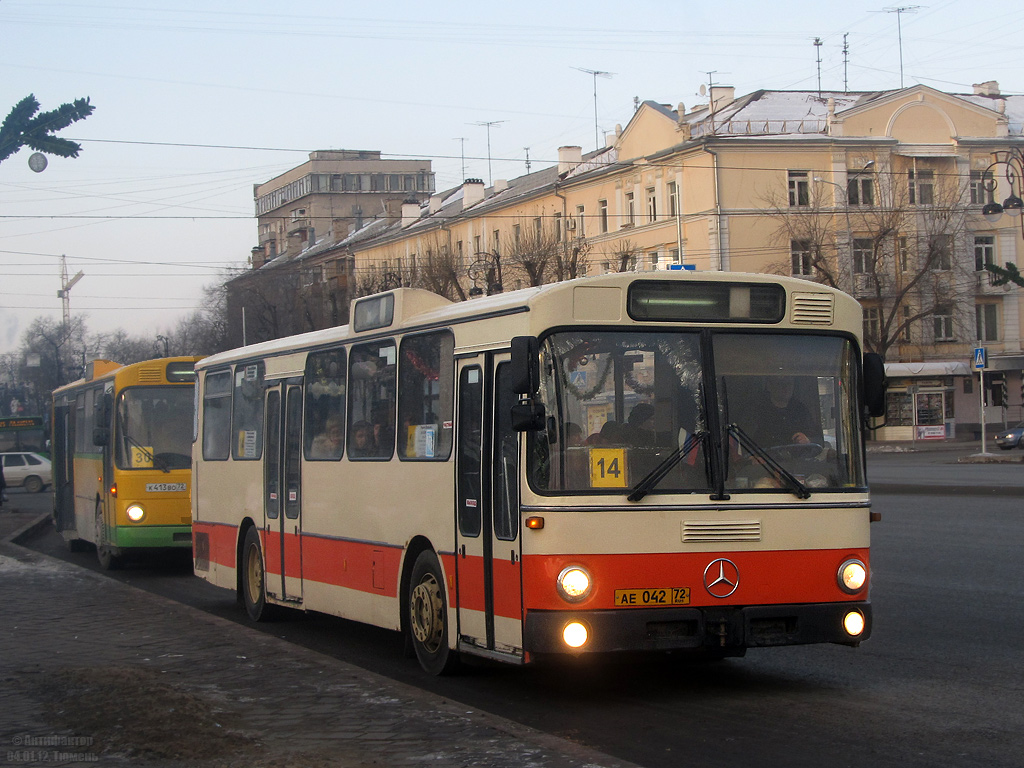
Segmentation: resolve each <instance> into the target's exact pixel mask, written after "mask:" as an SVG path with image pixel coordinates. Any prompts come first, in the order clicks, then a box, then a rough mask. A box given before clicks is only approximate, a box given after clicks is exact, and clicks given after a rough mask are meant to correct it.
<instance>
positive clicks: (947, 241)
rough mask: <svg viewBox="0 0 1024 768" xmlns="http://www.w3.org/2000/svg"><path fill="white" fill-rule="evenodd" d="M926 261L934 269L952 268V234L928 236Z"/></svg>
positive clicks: (944, 269)
mask: <svg viewBox="0 0 1024 768" xmlns="http://www.w3.org/2000/svg"><path fill="white" fill-rule="evenodd" d="M928 263H929V264H930V265H931V268H932V269H935V270H941V271H946V270H950V269H952V268H953V236H952V235H932V236H931V237H929V238H928Z"/></svg>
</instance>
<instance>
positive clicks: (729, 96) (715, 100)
mask: <svg viewBox="0 0 1024 768" xmlns="http://www.w3.org/2000/svg"><path fill="white" fill-rule="evenodd" d="M735 98H736V89H735V88H734V87H733V86H731V85H712V86H711V105H712V106H711V108H712V109H713V110H714V111H715V112H717V111H718V110H720V109H721V108H722V107H727V106H729V105H730V104H732V102H733V100H734V99H735Z"/></svg>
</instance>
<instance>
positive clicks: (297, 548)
mask: <svg viewBox="0 0 1024 768" xmlns="http://www.w3.org/2000/svg"><path fill="white" fill-rule="evenodd" d="M282 400H283V401H284V402H283V405H282ZM266 402H267V405H266V408H267V411H266V450H265V455H264V465H263V466H264V471H263V499H264V525H263V530H264V537H263V549H264V551H263V557H264V563H265V568H266V571H267V577H266V589H267V594H268V595H271V596H272V597H275V598H277V599H278V600H287V601H289V602H296V603H300V602H302V487H301V483H300V478H301V473H300V466H299V460H300V455H301V453H302V384H301V382H300V383H293V382H291V381H289V382H287V383H285V384H280V385H278V386H275V387H271V388H270V389H268V390H267V401H266Z"/></svg>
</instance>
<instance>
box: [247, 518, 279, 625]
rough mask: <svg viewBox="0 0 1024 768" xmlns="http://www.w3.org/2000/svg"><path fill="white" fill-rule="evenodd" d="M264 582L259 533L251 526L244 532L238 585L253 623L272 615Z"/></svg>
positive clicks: (264, 572)
mask: <svg viewBox="0 0 1024 768" xmlns="http://www.w3.org/2000/svg"><path fill="white" fill-rule="evenodd" d="M266 580H267V571H266V569H265V568H264V567H263V551H262V550H261V549H260V532H259V531H258V530H257V529H256V527H255V526H253V527H251V528H249V530H248V531H246V533H245V543H244V544H242V579H241V583H240V584H239V589H240V590H241V592H242V603H243V604H244V605H245V612H246V613H247V614H249V618H250V619H252V620H253V621H268V620H269V619H270V618H271V617H272V614H273V610H272V609H273V606H270V605H267V597H266V590H265V584H266Z"/></svg>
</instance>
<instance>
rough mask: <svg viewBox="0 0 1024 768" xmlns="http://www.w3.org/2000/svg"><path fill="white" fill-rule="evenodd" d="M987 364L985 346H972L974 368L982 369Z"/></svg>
mask: <svg viewBox="0 0 1024 768" xmlns="http://www.w3.org/2000/svg"><path fill="white" fill-rule="evenodd" d="M987 366H988V355H986V354H985V347H975V348H974V370H976V371H983V370H985V368H986V367H987Z"/></svg>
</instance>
